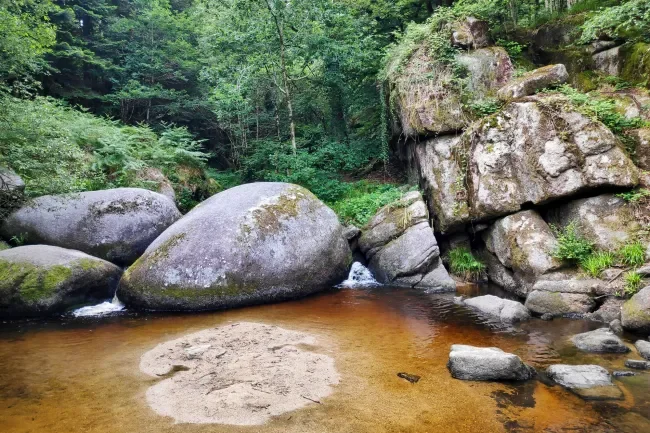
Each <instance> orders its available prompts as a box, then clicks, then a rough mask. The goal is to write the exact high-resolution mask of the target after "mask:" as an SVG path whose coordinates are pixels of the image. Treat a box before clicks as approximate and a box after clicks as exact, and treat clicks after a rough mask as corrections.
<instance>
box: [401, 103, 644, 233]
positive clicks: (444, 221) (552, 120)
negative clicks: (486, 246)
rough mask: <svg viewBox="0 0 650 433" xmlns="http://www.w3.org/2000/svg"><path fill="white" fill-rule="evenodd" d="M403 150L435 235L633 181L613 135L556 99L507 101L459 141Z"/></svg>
mask: <svg viewBox="0 0 650 433" xmlns="http://www.w3.org/2000/svg"><path fill="white" fill-rule="evenodd" d="M407 146H410V147H411V149H410V151H409V152H407V153H408V154H409V156H410V161H409V164H410V165H411V166H412V167H414V169H413V170H414V171H417V172H418V173H419V174H420V175H419V177H420V180H421V186H422V187H423V189H424V190H425V191H426V194H427V199H428V204H429V207H430V210H431V213H432V215H434V218H435V220H434V222H435V224H436V227H435V228H436V230H437V231H439V232H442V233H447V232H453V231H454V230H457V229H459V228H462V227H463V225H464V224H466V223H467V222H468V221H473V222H479V221H483V220H490V219H493V218H497V217H499V216H503V215H508V214H511V213H514V212H517V211H519V210H521V208H522V207H523V206H524V205H530V204H533V205H542V204H546V203H550V202H552V201H554V200H559V199H567V198H570V197H573V196H575V195H576V194H583V193H588V192H589V191H598V190H600V189H602V188H612V187H632V186H635V185H637V183H638V181H639V173H638V169H637V168H636V167H635V166H634V164H633V163H632V161H631V159H630V158H629V157H628V156H627V155H626V153H625V152H624V151H623V150H622V149H621V148H620V147H619V143H618V140H617V139H616V137H615V136H614V134H613V133H612V132H611V131H610V130H609V129H608V128H607V127H606V126H605V125H603V124H602V123H600V122H597V121H594V120H592V119H590V118H589V117H587V116H585V115H583V114H581V113H579V112H578V111H576V110H575V109H573V108H572V106H571V103H570V102H569V101H568V100H567V99H566V98H565V97H563V96H561V95H555V94H553V95H545V96H544V95H537V96H531V97H526V98H522V99H520V100H517V101H514V102H511V103H509V104H507V105H506V107H504V109H503V110H502V111H501V112H499V113H497V114H495V115H492V116H490V117H488V118H486V119H484V120H482V121H480V122H477V123H475V124H473V125H472V126H471V127H470V128H469V129H468V130H467V131H465V133H463V134H462V135H461V136H460V137H439V138H436V139H432V140H429V141H425V142H421V143H418V144H416V143H411V144H409V145H407Z"/></svg>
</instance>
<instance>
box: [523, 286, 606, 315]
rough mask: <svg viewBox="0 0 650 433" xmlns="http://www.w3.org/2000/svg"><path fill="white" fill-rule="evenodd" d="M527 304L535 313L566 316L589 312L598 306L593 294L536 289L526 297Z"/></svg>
mask: <svg viewBox="0 0 650 433" xmlns="http://www.w3.org/2000/svg"><path fill="white" fill-rule="evenodd" d="M525 306H526V308H528V309H529V310H530V311H532V312H533V313H537V314H550V315H553V316H565V315H571V314H584V313H589V312H591V311H593V310H594V309H595V308H596V302H595V301H594V300H593V298H592V297H591V296H589V295H585V294H580V293H564V292H545V291H540V290H534V291H532V292H531V293H530V294H529V295H528V297H527V298H526V304H525Z"/></svg>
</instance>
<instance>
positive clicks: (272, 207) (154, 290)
mask: <svg viewBox="0 0 650 433" xmlns="http://www.w3.org/2000/svg"><path fill="white" fill-rule="evenodd" d="M350 263H351V253H350V248H349V247H348V242H347V240H346V239H345V237H344V229H343V227H342V226H341V224H340V223H339V221H338V218H337V217H336V214H334V212H333V211H332V210H331V209H330V208H328V207H327V206H325V205H324V204H323V203H322V202H321V201H320V200H318V199H317V198H316V197H315V196H314V195H313V194H312V193H311V192H309V191H307V190H306V189H304V188H302V187H300V186H297V185H292V184H287V183H251V184H246V185H241V186H238V187H235V188H231V189H229V190H227V191H224V192H222V193H219V194H216V195H214V196H212V197H211V198H209V199H208V200H206V201H204V202H203V203H201V204H200V205H199V206H197V207H196V208H195V209H193V210H192V211H191V212H189V213H188V214H187V215H185V217H183V218H182V219H181V220H180V221H178V222H176V223H175V224H174V225H172V226H171V227H169V228H168V229H167V230H166V231H165V232H164V233H163V234H162V235H160V237H158V238H157V239H156V240H155V241H154V242H153V243H152V244H151V245H150V246H149V248H147V250H146V251H145V253H144V255H143V256H142V257H141V258H140V259H139V260H138V261H137V262H136V263H134V264H133V266H131V267H130V268H129V269H128V270H127V271H126V273H125V274H124V278H123V279H122V281H121V283H120V288H119V296H120V299H121V300H122V301H124V302H125V303H126V304H127V305H130V306H132V307H136V308H143V309H151V310H212V309H221V308H231V307H237V306H242V305H249V304H257V303H264V302H272V301H278V300H283V299H289V298H295V297H299V296H304V295H308V294H311V293H314V292H317V291H319V290H323V289H326V288H328V287H331V286H333V285H335V284H337V283H340V282H341V281H342V280H343V279H345V277H346V275H347V270H348V267H349V265H350Z"/></svg>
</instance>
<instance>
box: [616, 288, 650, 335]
mask: <svg viewBox="0 0 650 433" xmlns="http://www.w3.org/2000/svg"><path fill="white" fill-rule="evenodd" d="M621 323H622V324H623V328H625V329H627V330H628V331H634V332H650V286H648V287H645V288H643V289H641V290H640V291H639V292H638V293H637V294H635V295H634V296H632V297H631V298H630V300H629V301H627V302H626V303H625V304H623V310H622V311H621Z"/></svg>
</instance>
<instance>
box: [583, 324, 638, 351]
mask: <svg viewBox="0 0 650 433" xmlns="http://www.w3.org/2000/svg"><path fill="white" fill-rule="evenodd" d="M571 341H572V342H573V344H574V345H575V346H576V347H577V348H578V349H580V350H583V351H585V352H596V353H627V352H629V351H630V349H629V348H628V347H627V346H626V345H625V343H623V340H621V339H620V338H619V337H618V336H617V335H616V334H614V333H613V332H612V331H610V330H609V328H600V329H596V330H594V331H589V332H583V333H582V334H577V335H574V336H573V337H571Z"/></svg>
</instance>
